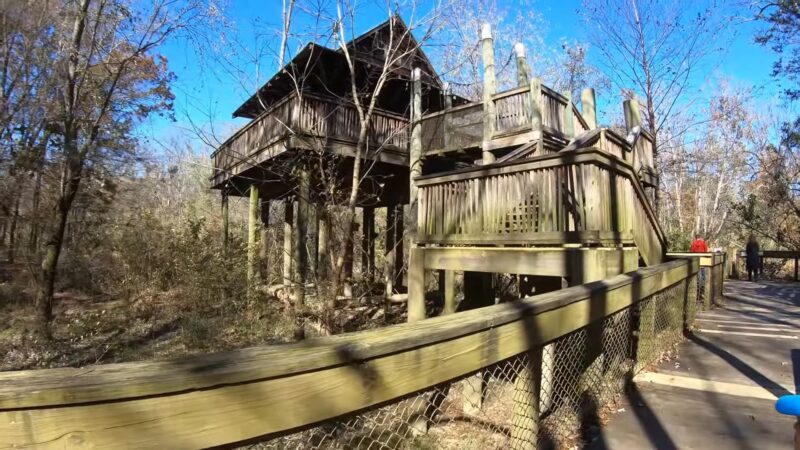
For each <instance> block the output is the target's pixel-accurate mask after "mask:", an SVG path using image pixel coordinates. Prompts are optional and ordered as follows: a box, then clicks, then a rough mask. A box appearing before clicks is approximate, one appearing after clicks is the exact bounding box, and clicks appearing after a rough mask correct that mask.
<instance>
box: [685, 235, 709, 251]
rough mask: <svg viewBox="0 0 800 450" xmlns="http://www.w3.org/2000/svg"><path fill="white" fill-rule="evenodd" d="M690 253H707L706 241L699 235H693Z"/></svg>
mask: <svg viewBox="0 0 800 450" xmlns="http://www.w3.org/2000/svg"><path fill="white" fill-rule="evenodd" d="M689 251H691V252H692V253H707V252H708V244H706V241H704V240H703V237H702V236H700V235H699V234H695V235H694V241H693V242H692V247H691V248H690V249H689Z"/></svg>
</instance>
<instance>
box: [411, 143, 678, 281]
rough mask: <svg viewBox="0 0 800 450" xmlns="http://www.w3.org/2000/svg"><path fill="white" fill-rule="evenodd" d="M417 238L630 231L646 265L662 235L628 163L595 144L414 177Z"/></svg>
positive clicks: (653, 260) (657, 258)
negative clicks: (552, 153) (415, 183)
mask: <svg viewBox="0 0 800 450" xmlns="http://www.w3.org/2000/svg"><path fill="white" fill-rule="evenodd" d="M417 185H418V186H419V189H420V198H419V201H420V207H419V212H418V213H419V230H418V233H419V240H420V242H429V243H453V242H457V241H458V240H459V239H463V240H464V241H469V242H480V241H483V242H482V243H484V244H493V243H496V242H497V241H498V237H500V239H501V240H502V239H503V238H506V239H509V240H514V241H520V242H521V241H525V240H526V239H529V238H533V235H535V234H536V233H552V232H581V231H598V232H613V233H630V235H631V236H632V237H633V240H634V242H635V244H636V246H637V247H638V248H639V251H640V253H641V254H642V257H643V258H644V260H645V263H646V264H648V265H651V264H657V263H659V262H661V261H662V258H663V255H664V252H665V250H666V242H665V238H664V234H663V232H662V231H661V228H660V226H659V224H658V220H657V218H656V216H655V214H654V212H653V211H652V208H651V207H650V202H649V201H648V200H647V197H646V195H645V193H644V191H643V189H642V187H641V185H640V184H639V182H638V178H637V176H636V175H635V174H634V173H633V169H632V168H631V166H630V165H628V164H627V163H625V162H624V161H620V160H619V159H617V158H612V157H610V156H609V155H608V154H607V153H605V152H603V151H601V150H599V149H596V148H595V149H583V150H576V151H567V152H561V153H558V154H555V155H544V156H541V157H534V158H530V159H528V160H523V161H516V162H511V163H504V164H498V165H493V166H491V167H488V168H476V169H469V170H463V171H459V172H451V173H448V174H445V175H440V176H428V177H422V178H419V179H418V180H417Z"/></svg>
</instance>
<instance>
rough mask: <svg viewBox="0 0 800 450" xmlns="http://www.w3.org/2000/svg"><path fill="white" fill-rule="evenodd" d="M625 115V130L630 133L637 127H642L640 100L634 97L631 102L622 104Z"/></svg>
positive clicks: (626, 101)
mask: <svg viewBox="0 0 800 450" xmlns="http://www.w3.org/2000/svg"><path fill="white" fill-rule="evenodd" d="M622 108H623V112H624V113H625V128H626V129H627V130H628V131H629V132H630V131H632V130H633V129H634V128H636V127H640V128H641V126H642V113H641V111H640V110H639V99H638V98H636V96H635V95H634V96H633V98H631V99H630V100H625V101H624V102H623V103H622Z"/></svg>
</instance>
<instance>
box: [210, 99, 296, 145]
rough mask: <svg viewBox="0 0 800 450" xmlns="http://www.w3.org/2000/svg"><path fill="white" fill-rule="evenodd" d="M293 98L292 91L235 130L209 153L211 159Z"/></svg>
mask: <svg viewBox="0 0 800 450" xmlns="http://www.w3.org/2000/svg"><path fill="white" fill-rule="evenodd" d="M295 98H297V93H296V92H294V91H292V92H291V93H290V94H289V95H287V96H286V97H284V98H282V99H281V100H279V101H278V102H275V103H273V104H272V105H271V106H270V107H269V108H267V110H266V111H264V112H263V113H261V114H259V115H258V116H257V117H255V118H254V119H252V120H251V121H250V122H248V123H247V124H246V125H245V126H243V127H242V128H239V129H238V130H236V132H235V133H233V135H231V136H230V137H229V138H228V139H225V142H223V143H222V144H220V145H219V147H217V149H216V150H214V152H213V153H211V158H213V157H214V156H216V155H217V153H219V152H220V151H222V150H224V148H225V147H228V146H229V145H230V143H231V142H233V141H235V140H236V139H237V138H238V137H239V136H241V135H243V134H244V133H246V132H247V130H249V129H250V128H252V127H254V126H255V125H256V124H257V123H258V122H259V121H261V120H262V119H263V118H264V117H266V116H269V115H270V114H272V113H273V112H275V110H276V109H278V108H280V107H281V106H283V105H284V104H286V103H287V102H289V101H291V100H293V99H295Z"/></svg>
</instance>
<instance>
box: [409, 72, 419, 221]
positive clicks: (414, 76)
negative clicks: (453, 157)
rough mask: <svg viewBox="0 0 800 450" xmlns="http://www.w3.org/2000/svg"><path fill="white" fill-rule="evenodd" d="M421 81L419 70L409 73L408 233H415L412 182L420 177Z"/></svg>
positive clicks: (415, 190) (415, 188) (415, 193)
mask: <svg viewBox="0 0 800 450" xmlns="http://www.w3.org/2000/svg"><path fill="white" fill-rule="evenodd" d="M421 117H422V80H421V72H420V69H419V68H414V70H413V71H412V72H411V121H412V122H411V123H412V126H411V142H410V145H409V153H408V182H409V184H408V195H409V204H408V207H409V231H410V232H411V233H412V234H416V231H417V226H416V224H417V206H418V202H417V197H418V195H419V193H418V191H419V189H417V183H416V181H415V180H414V179H415V178H416V177H418V176H420V175H422V128H421V126H420V122H419V120H420V118H421Z"/></svg>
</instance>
